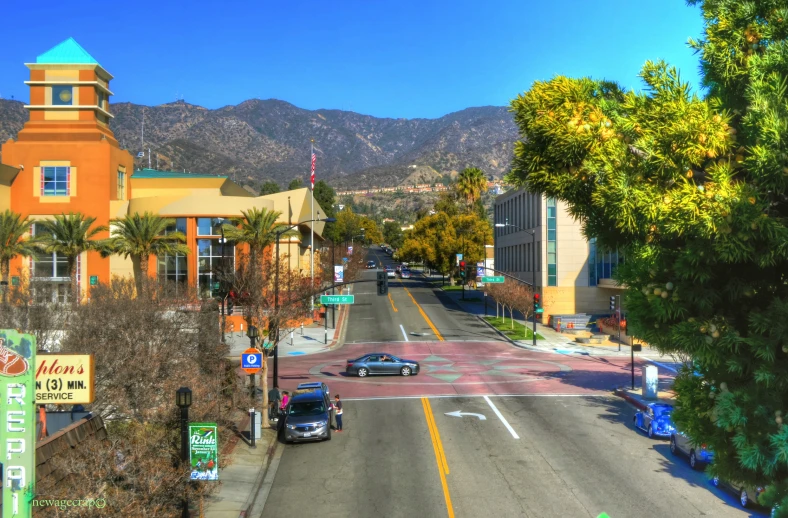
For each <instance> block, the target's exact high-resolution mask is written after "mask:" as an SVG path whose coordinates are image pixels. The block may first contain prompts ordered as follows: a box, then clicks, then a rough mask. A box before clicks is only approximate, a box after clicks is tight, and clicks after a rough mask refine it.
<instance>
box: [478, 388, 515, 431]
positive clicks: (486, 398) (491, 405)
mask: <svg viewBox="0 0 788 518" xmlns="http://www.w3.org/2000/svg"><path fill="white" fill-rule="evenodd" d="M484 400H485V401H487V404H489V405H490V408H492V409H493V412H495V415H497V416H498V419H500V420H501V422H502V423H503V425H504V426H505V427H506V429H507V430H509V433H510V434H512V437H514V438H515V439H519V438H520V436H519V435H517V434H516V433H515V431H514V428H512V427H511V425H509V422H508V421H507V420H506V419H504V417H503V416H502V415H501V413H500V412H499V411H498V408H497V407H496V406H495V405H494V404H493V402H492V401H491V400H490V398H489V397H487V396H484Z"/></svg>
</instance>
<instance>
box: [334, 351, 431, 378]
mask: <svg viewBox="0 0 788 518" xmlns="http://www.w3.org/2000/svg"><path fill="white" fill-rule="evenodd" d="M345 372H346V373H347V374H351V375H355V376H358V377H359V378H365V377H366V376H368V375H373V374H401V375H402V376H410V375H411V374H418V373H419V362H417V361H415V360H404V359H402V358H397V357H396V356H393V355H391V354H387V353H373V354H366V355H364V356H361V357H359V358H356V359H354V360H348V361H347V366H346V367H345Z"/></svg>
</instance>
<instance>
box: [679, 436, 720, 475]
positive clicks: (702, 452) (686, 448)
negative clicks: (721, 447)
mask: <svg viewBox="0 0 788 518" xmlns="http://www.w3.org/2000/svg"><path fill="white" fill-rule="evenodd" d="M670 452H671V453H672V454H673V455H678V454H679V453H681V454H683V455H687V456H688V457H689V463H690V467H691V468H692V469H701V467H702V466H703V465H705V464H709V463H711V462H712V461H713V460H714V452H713V451H711V450H709V449H707V448H706V445H705V444H701V445H695V444H692V441H691V440H690V438H689V437H687V436H686V435H685V434H684V432H679V431H674V432H673V433H672V434H670Z"/></svg>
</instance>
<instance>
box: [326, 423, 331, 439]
mask: <svg viewBox="0 0 788 518" xmlns="http://www.w3.org/2000/svg"><path fill="white" fill-rule="evenodd" d="M326 440H327V441H330V440H331V425H328V435H327V436H326Z"/></svg>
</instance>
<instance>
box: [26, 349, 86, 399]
mask: <svg viewBox="0 0 788 518" xmlns="http://www.w3.org/2000/svg"><path fill="white" fill-rule="evenodd" d="M94 380H95V371H94V365H93V355H92V354H39V355H37V356H36V403H37V404H39V405H46V404H68V405H87V404H90V403H92V402H93V397H94V395H93V387H94Z"/></svg>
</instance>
